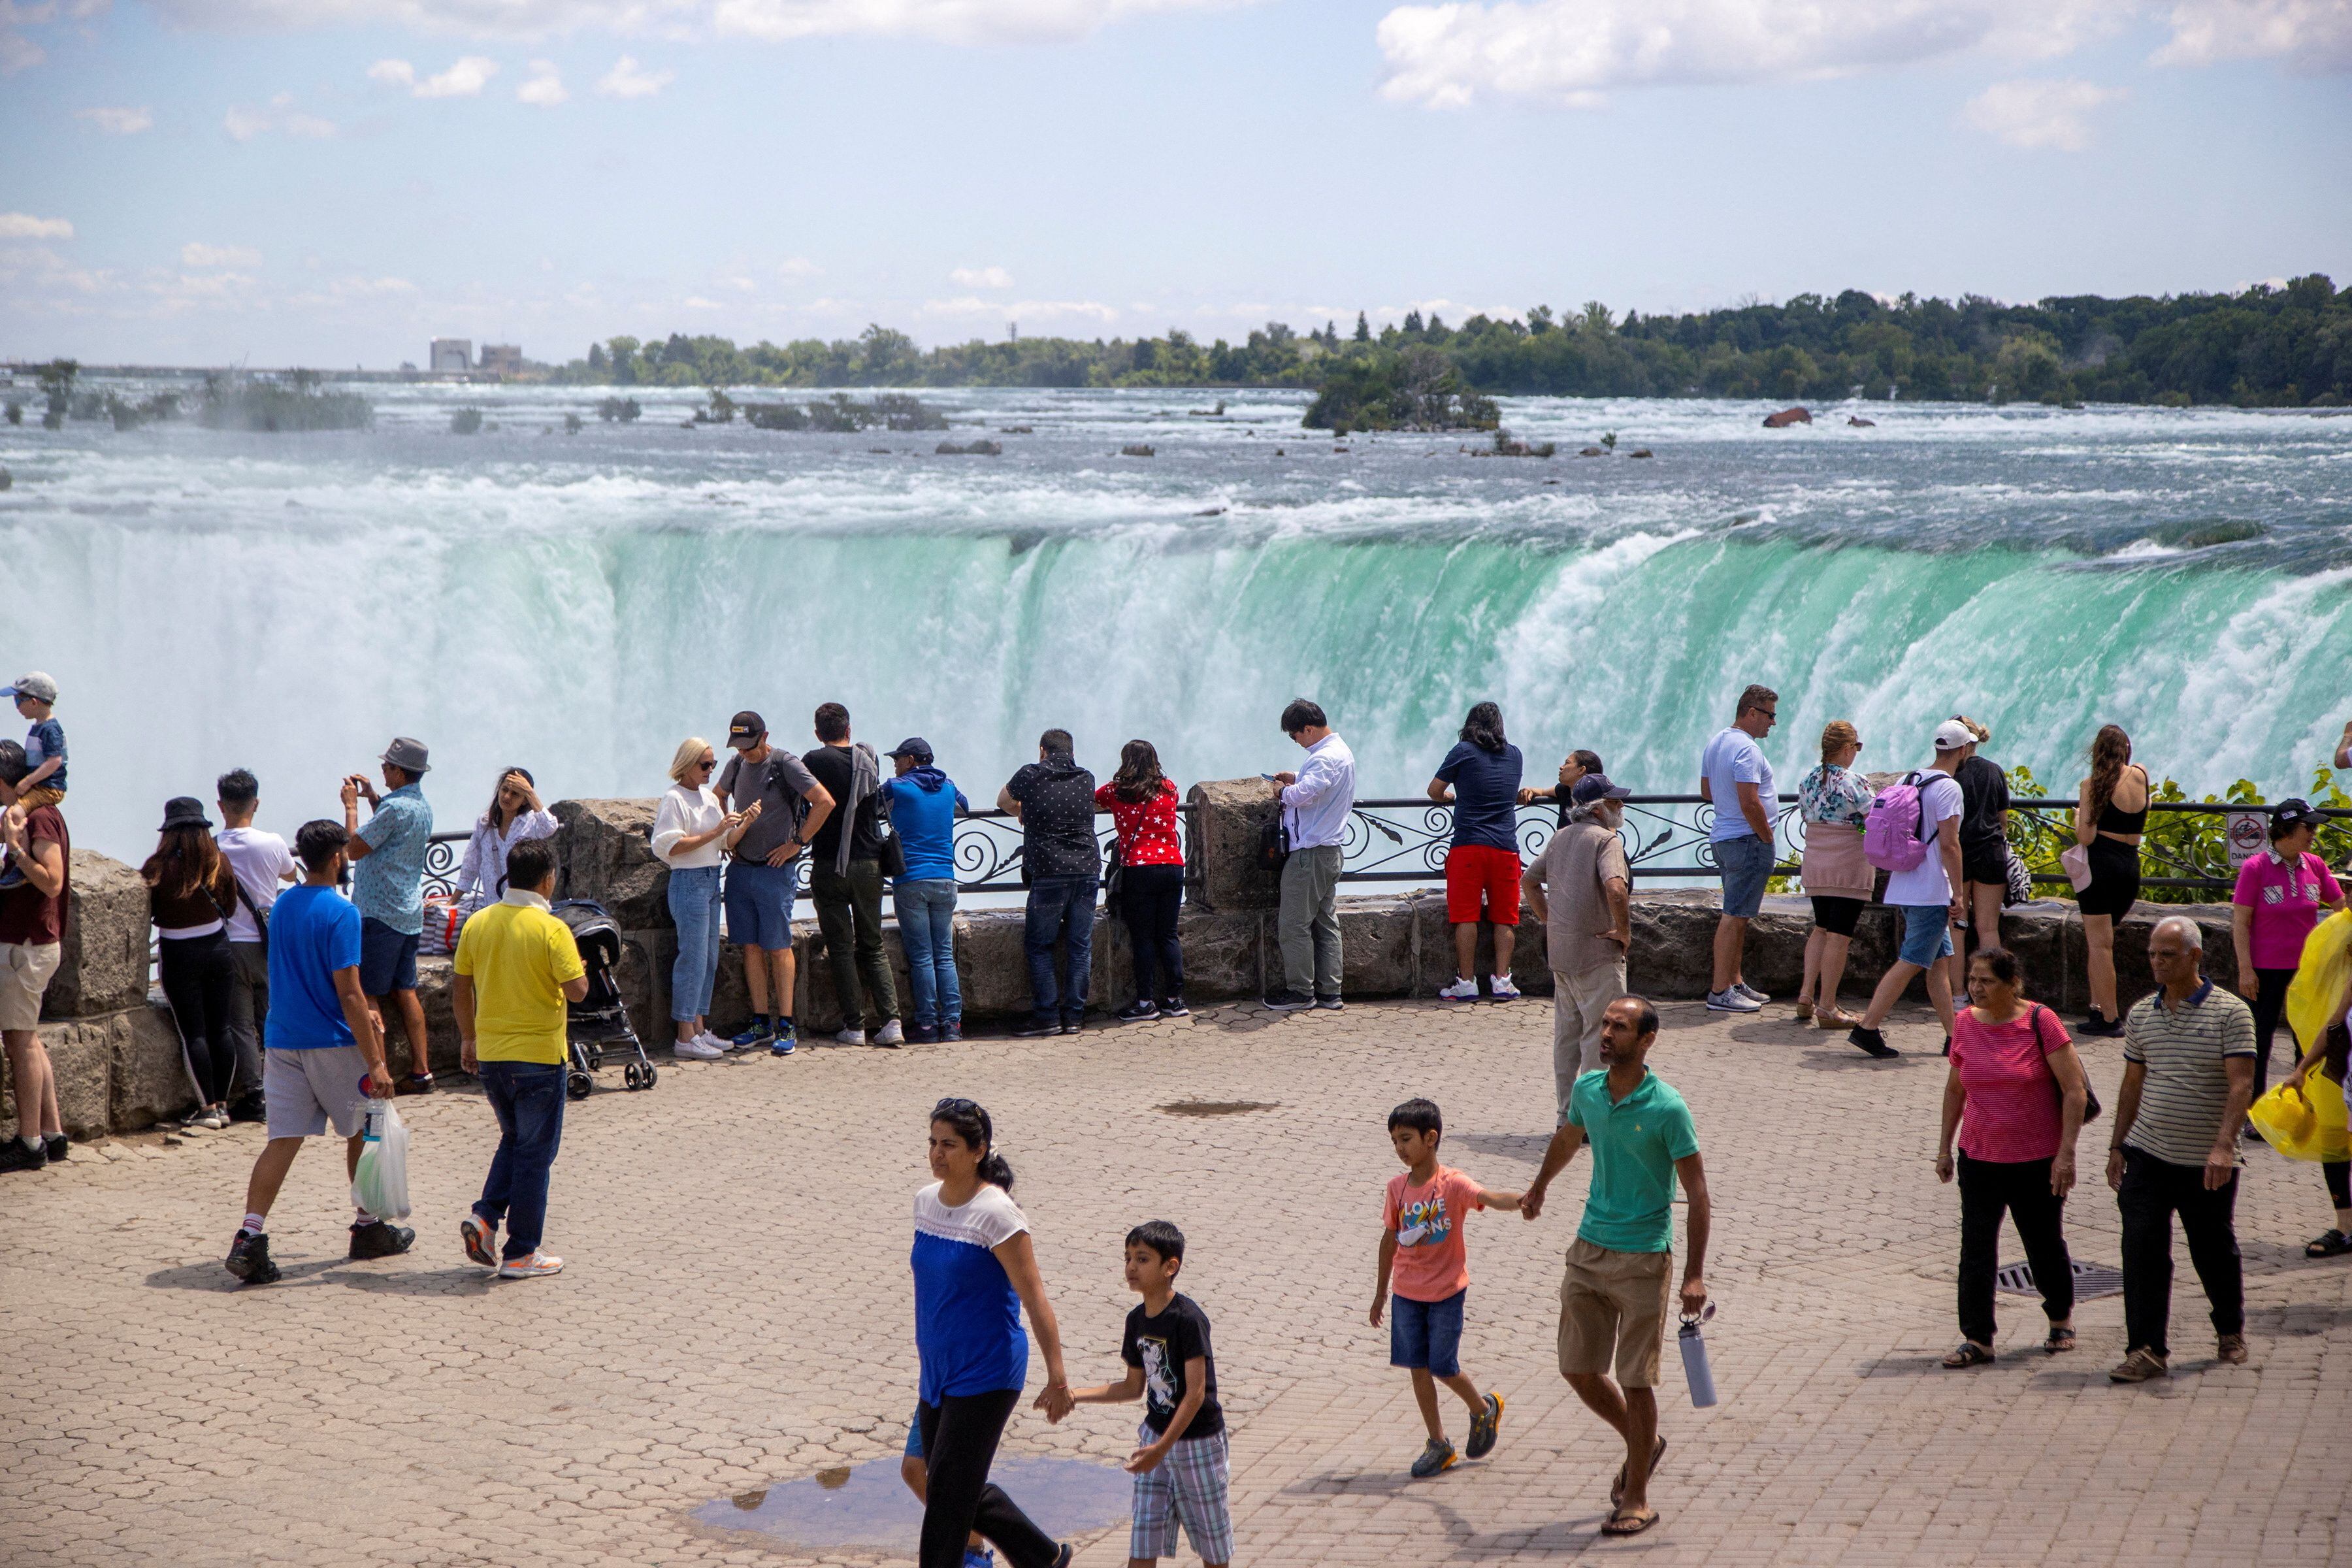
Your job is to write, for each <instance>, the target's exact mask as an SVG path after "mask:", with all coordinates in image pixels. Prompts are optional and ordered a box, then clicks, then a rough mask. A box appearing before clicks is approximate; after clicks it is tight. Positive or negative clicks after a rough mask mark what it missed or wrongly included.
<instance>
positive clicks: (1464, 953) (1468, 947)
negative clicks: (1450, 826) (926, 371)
mask: <svg viewBox="0 0 2352 1568" xmlns="http://www.w3.org/2000/svg"><path fill="white" fill-rule="evenodd" d="M1520 769H1521V764H1520V760H1519V749H1518V748H1517V746H1514V745H1512V744H1511V743H1510V742H1509V741H1507V740H1506V739H1505V738H1504V736H1503V710H1501V709H1500V708H1497V707H1496V706H1495V704H1493V703H1492V702H1481V703H1479V704H1478V705H1477V706H1476V707H1475V708H1473V709H1471V710H1470V716H1469V718H1468V719H1466V720H1465V721H1464V722H1463V725H1462V739H1461V741H1460V742H1457V743H1456V744H1455V746H1454V749H1453V750H1452V751H1450V752H1446V753H1445V761H1444V762H1443V763H1439V764H1438V769H1437V776H1436V777H1435V778H1433V779H1432V780H1430V781H1429V798H1430V799H1432V800H1434V801H1452V802H1453V803H1454V843H1453V845H1452V847H1450V848H1448V849H1447V850H1446V852H1445V918H1446V919H1447V920H1448V921H1452V922H1453V924H1454V984H1451V985H1449V986H1447V987H1446V988H1445V989H1444V990H1443V991H1440V992H1439V993H1438V994H1439V995H1440V996H1442V997H1444V998H1445V1000H1447V1001H1449V1002H1475V1001H1476V1000H1478V979H1477V973H1476V971H1477V967H1478V921H1479V919H1480V914H1481V910H1484V915H1485V918H1486V919H1487V920H1490V921H1494V922H1495V973H1493V974H1491V975H1489V976H1487V981H1486V983H1487V985H1488V986H1489V987H1490V989H1491V992H1492V994H1493V995H1494V998H1495V1000H1496V1001H1497V1002H1509V1001H1513V1000H1515V999H1516V998H1517V996H1518V994H1519V988H1518V987H1517V986H1516V985H1514V984H1511V945H1512V941H1513V939H1514V938H1516V937H1517V935H1518V933H1519V833H1518V815H1517V809H1516V808H1517V805H1518V799H1519V773H1520Z"/></svg>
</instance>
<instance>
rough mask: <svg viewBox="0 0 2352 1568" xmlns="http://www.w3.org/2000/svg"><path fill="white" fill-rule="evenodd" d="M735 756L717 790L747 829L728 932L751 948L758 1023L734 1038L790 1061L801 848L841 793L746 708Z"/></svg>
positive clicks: (734, 865)
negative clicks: (771, 740) (782, 747)
mask: <svg viewBox="0 0 2352 1568" xmlns="http://www.w3.org/2000/svg"><path fill="white" fill-rule="evenodd" d="M727 744H728V745H729V747H730V748H731V749H732V750H733V752H734V753H735V754H734V755H733V756H731V757H730V758H728V759H727V766H726V767H725V768H723V769H721V770H720V771H719V782H718V784H717V786H716V787H717V788H718V791H719V796H720V798H722V799H724V800H725V801H726V802H727V808H728V809H729V810H730V811H740V812H741V813H742V814H743V830H742V832H741V834H740V836H739V837H737V838H736V840H735V844H734V847H733V848H732V849H731V850H730V855H731V857H732V858H730V860H729V861H728V864H727V895H726V899H727V934H728V935H729V936H730V938H732V939H733V940H734V941H736V942H739V943H740V944H741V945H742V948H743V979H744V982H745V984H748V985H749V986H750V987H751V1026H750V1027H748V1028H746V1029H745V1030H744V1031H743V1032H742V1033H741V1034H740V1035H738V1036H736V1037H735V1038H734V1042H733V1043H734V1046H735V1048H736V1049H737V1050H739V1051H748V1050H752V1049H756V1048H757V1047H761V1046H766V1047H768V1049H769V1051H770V1053H771V1054H772V1055H774V1056H780V1057H788V1056H791V1055H792V1054H793V1047H794V1046H795V1045H796V1044H797V1041H798V1029H797V1026H795V1025H794V1024H793V982H794V980H795V978H796V976H795V974H794V973H793V894H794V893H795V892H797V891H798V890H799V888H800V875H801V868H800V866H799V865H798V861H799V859H800V854H801V851H802V850H803V849H804V848H806V847H808V842H809V840H810V839H811V838H813V837H815V836H816V830H817V828H818V827H819V826H822V825H823V823H824V819H825V818H826V817H827V816H831V815H832V813H833V795H832V793H831V792H830V791H828V790H827V789H826V788H825V787H824V785H823V784H819V783H817V782H816V776H815V775H814V773H810V772H809V771H808V769H807V768H806V767H805V766H803V764H802V763H801V760H800V759H799V758H798V757H796V756H794V755H793V754H792V753H791V752H785V751H779V750H777V749H776V748H775V747H773V746H771V745H770V744H768V725H767V721H765V720H763V719H761V717H760V716H759V715H758V714H757V713H754V712H752V711H751V710H750V709H748V708H746V709H745V710H743V711H742V712H740V713H738V714H736V715H735V718H734V721H733V722H731V723H730V724H729V725H728V726H727Z"/></svg>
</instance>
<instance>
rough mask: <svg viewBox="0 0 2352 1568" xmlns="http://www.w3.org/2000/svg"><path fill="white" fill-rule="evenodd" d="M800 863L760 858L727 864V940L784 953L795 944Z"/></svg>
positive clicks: (733, 861)
mask: <svg viewBox="0 0 2352 1568" xmlns="http://www.w3.org/2000/svg"><path fill="white" fill-rule="evenodd" d="M800 881H801V863H800V861H799V860H798V859H793V860H792V861H789V862H787V863H786V864H784V865H782V866H770V865H766V864H763V863H762V862H761V861H758V860H730V861H729V862H728V863H727V940H728V941H729V942H737V943H740V944H741V945H742V946H744V947H763V948H766V949H767V950H768V951H769V952H782V951H783V950H784V949H785V948H788V947H790V946H792V945H793V895H794V894H795V893H797V892H798V891H799V890H800Z"/></svg>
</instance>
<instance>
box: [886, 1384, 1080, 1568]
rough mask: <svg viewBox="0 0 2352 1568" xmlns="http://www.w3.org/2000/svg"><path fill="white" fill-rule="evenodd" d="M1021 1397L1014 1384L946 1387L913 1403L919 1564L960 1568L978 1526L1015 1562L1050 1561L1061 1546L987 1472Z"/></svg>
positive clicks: (1032, 1565) (1049, 1565)
mask: <svg viewBox="0 0 2352 1568" xmlns="http://www.w3.org/2000/svg"><path fill="white" fill-rule="evenodd" d="M1020 1402H1021V1391H1020V1390H1019V1389H1017V1388H1000V1389H998V1390H996V1391H995V1392H993V1393H991V1394H948V1395H947V1396H946V1397H944V1398H942V1399H941V1400H940V1402H939V1403H938V1404H937V1405H916V1406H915V1421H916V1424H917V1425H918V1426H921V1427H922V1429H923V1463H924V1465H925V1466H926V1467H927V1468H929V1471H930V1476H929V1479H928V1480H926V1481H925V1482H924V1490H923V1543H922V1548H921V1552H922V1557H921V1563H922V1568H963V1552H964V1547H965V1545H966V1544H967V1543H968V1542H970V1541H971V1535H972V1532H973V1531H979V1532H980V1534H981V1535H982V1538H983V1539H985V1540H988V1541H991V1542H995V1544H996V1549H997V1550H998V1551H999V1552H1003V1553H1004V1557H1005V1561H1006V1562H1008V1563H1012V1564H1013V1568H1053V1563H1054V1559H1055V1557H1057V1556H1059V1555H1060V1554H1061V1550H1062V1549H1061V1547H1060V1545H1059V1544H1057V1543H1056V1542H1055V1540H1054V1538H1053V1537H1052V1536H1050V1535H1047V1534H1046V1533H1045V1531H1042V1530H1040V1529H1038V1528H1037V1527H1036V1525H1034V1524H1033V1523H1031V1522H1030V1519H1029V1516H1028V1515H1027V1514H1025V1513H1023V1512H1022V1511H1021V1506H1020V1504H1018V1503H1016V1502H1014V1501H1013V1500H1012V1499H1011V1498H1009V1497H1007V1496H1005V1495H1004V1489H1003V1488H1002V1487H1000V1486H998V1485H996V1484H995V1483H994V1482H992V1481H991V1480H990V1479H988V1467H989V1466H990V1465H991V1464H992V1463H994V1462H995V1459H996V1442H997V1439H998V1438H1000V1437H1002V1436H1004V1423H1005V1422H1006V1421H1008V1420H1010V1419H1011V1418H1012V1416H1013V1406H1014V1405H1018V1404H1019V1403H1020Z"/></svg>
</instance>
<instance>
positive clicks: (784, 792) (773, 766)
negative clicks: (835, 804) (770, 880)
mask: <svg viewBox="0 0 2352 1568" xmlns="http://www.w3.org/2000/svg"><path fill="white" fill-rule="evenodd" d="M815 787H816V776H815V775H814V773H810V772H809V771H808V769H807V768H806V767H805V766H803V764H802V763H801V760H800V759H799V758H798V757H796V756H794V755H793V754H792V753H791V752H787V751H785V750H783V749H782V747H774V746H772V747H770V748H769V751H768V759H767V761H765V762H763V763H754V762H748V761H746V760H745V758H744V755H743V753H742V752H736V753H735V754H734V755H733V756H731V757H730V758H728V759H727V765H726V766H725V767H723V768H721V769H719V784H718V789H719V798H720V799H722V800H724V801H726V803H727V809H728V810H730V811H749V810H750V809H751V803H752V802H753V801H758V802H759V803H760V820H759V821H757V822H755V823H753V824H752V825H751V828H750V830H749V831H748V832H746V833H745V834H744V835H743V837H741V838H740V839H738V840H736V843H735V849H734V855H735V858H737V859H739V860H757V861H760V862H761V863H762V864H764V863H765V862H766V860H767V858H768V857H769V856H770V855H772V854H773V853H775V851H777V850H778V849H781V848H782V847H783V846H784V845H785V844H786V843H787V842H788V841H789V840H790V839H791V838H792V837H793V830H794V829H796V828H797V827H799V826H800V824H801V818H802V817H803V816H805V815H806V811H805V808H804V807H803V805H802V802H803V801H804V800H806V799H807V798H808V793H809V791H811V790H813V789H814V788H815Z"/></svg>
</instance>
